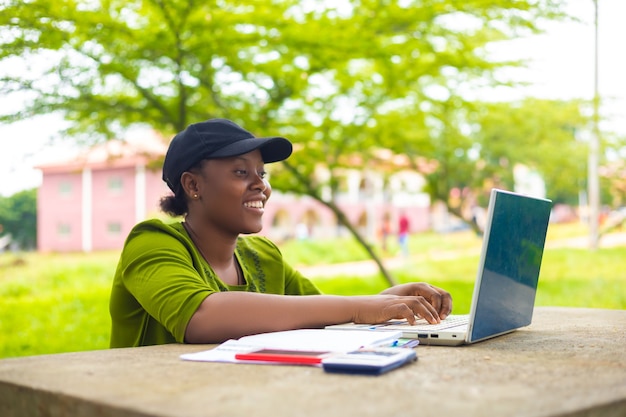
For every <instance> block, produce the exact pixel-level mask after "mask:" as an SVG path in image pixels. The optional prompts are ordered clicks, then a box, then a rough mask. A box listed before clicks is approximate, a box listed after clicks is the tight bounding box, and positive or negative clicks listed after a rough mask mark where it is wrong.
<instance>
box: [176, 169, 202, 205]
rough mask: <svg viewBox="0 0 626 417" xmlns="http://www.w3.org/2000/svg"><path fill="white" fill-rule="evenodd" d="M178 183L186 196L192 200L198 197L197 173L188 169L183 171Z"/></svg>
mask: <svg viewBox="0 0 626 417" xmlns="http://www.w3.org/2000/svg"><path fill="white" fill-rule="evenodd" d="M180 185H181V187H182V188H183V191H184V192H185V195H187V197H188V198H190V199H193V200H197V199H198V194H199V191H198V178H197V174H194V173H192V172H189V171H186V172H183V175H181V176H180Z"/></svg>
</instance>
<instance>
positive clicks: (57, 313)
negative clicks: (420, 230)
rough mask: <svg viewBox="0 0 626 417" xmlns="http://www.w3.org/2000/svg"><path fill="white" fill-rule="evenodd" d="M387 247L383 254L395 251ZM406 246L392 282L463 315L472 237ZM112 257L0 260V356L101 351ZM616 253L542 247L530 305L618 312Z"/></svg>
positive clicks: (322, 258) (334, 254)
mask: <svg viewBox="0 0 626 417" xmlns="http://www.w3.org/2000/svg"><path fill="white" fill-rule="evenodd" d="M582 234H584V229H581V228H580V227H579V226H577V225H566V226H561V225H559V226H551V228H550V232H549V234H548V240H549V241H556V240H560V239H564V238H569V237H575V236H580V235H582ZM390 243H392V244H391V255H394V254H397V253H398V248H397V246H396V245H395V243H393V242H390ZM374 246H375V249H376V250H377V251H380V249H379V248H378V247H376V245H374ZM410 247H411V253H412V254H414V256H413V258H412V260H411V261H409V262H407V263H405V264H403V266H402V267H401V268H397V269H394V270H392V273H393V274H394V276H395V277H396V279H397V280H398V281H399V282H407V281H415V280H418V281H428V282H430V283H432V284H433V285H437V286H440V287H443V288H445V289H447V290H448V291H450V293H451V294H452V295H453V297H454V312H455V313H466V312H468V311H469V305H470V300H471V296H472V288H473V281H474V277H475V274H476V266H477V263H478V254H479V247H480V239H479V238H478V237H476V236H475V235H473V234H472V233H471V232H462V233H454V234H448V235H438V234H434V233H424V234H418V235H414V236H412V237H411V239H410ZM281 250H282V252H283V254H284V255H285V257H286V258H287V259H289V260H290V262H291V263H292V264H293V265H314V264H326V263H337V262H346V261H355V260H363V259H367V255H366V253H365V251H363V249H362V248H360V247H359V246H358V245H357V244H356V243H355V242H354V241H352V240H351V239H337V240H327V241H318V240H312V241H304V242H303V241H291V242H286V243H284V244H282V245H281ZM118 253H119V252H117V251H111V252H99V253H92V254H49V255H44V254H37V253H26V254H18V255H15V254H6V253H5V254H0V299H1V300H2V302H1V303H0V358H6V357H17V356H29V355H39V354H47V353H59V352H72V351H82V350H94V349H106V348H107V347H108V339H109V332H110V319H109V314H108V297H109V291H110V285H111V279H112V276H113V273H114V270H115V265H116V263H117V257H118ZM450 254H456V256H451V255H450ZM625 254H626V250H625V247H617V248H610V249H598V250H596V251H589V250H586V249H572V248H554V249H553V248H550V249H547V250H546V252H545V254H544V258H543V265H542V270H541V281H540V285H539V291H538V295H537V305H540V306H548V305H551V306H572V307H593V308H611V309H626V289H625V288H626V285H625V283H626V256H624V255H625ZM314 281H315V283H316V284H317V285H318V286H319V287H320V289H322V291H324V292H325V293H328V294H345V295H348V294H373V293H377V292H379V291H381V290H383V289H384V288H385V282H384V280H383V279H382V277H381V276H380V275H379V274H372V275H371V276H334V277H325V278H323V279H322V278H314Z"/></svg>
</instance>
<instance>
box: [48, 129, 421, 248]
mask: <svg viewBox="0 0 626 417" xmlns="http://www.w3.org/2000/svg"><path fill="white" fill-rule="evenodd" d="M166 150H167V144H166V141H165V140H163V139H162V138H159V137H157V136H156V135H155V136H154V137H152V138H149V139H143V140H142V141H141V142H120V141H109V142H107V143H105V144H104V145H101V146H97V147H95V148H93V149H91V150H90V151H88V152H87V153H85V154H83V155H81V156H79V157H78V158H73V159H71V160H69V161H59V162H56V163H53V164H47V165H42V166H39V167H38V168H39V169H41V171H42V173H43V181H42V185H41V187H40V188H39V190H38V198H37V205H38V207H37V235H38V243H37V246H38V250H39V251H42V252H80V251H83V252H90V251H96V250H106V249H121V248H122V246H123V243H124V240H125V238H126V236H127V235H128V233H129V232H130V230H131V228H132V227H133V226H134V225H135V224H136V223H138V222H140V221H142V220H145V219H147V218H153V217H164V216H165V215H164V214H163V213H161V212H160V211H159V201H160V198H161V197H162V196H164V195H166V194H168V193H170V191H169V189H168V188H167V186H166V185H165V183H164V182H163V181H162V180H161V162H160V161H162V159H163V156H164V155H165V152H166ZM414 175H415V174H414ZM407 178H408V179H407ZM344 180H345V181H344V183H345V184H344V187H343V189H342V190H341V193H340V194H339V195H337V196H336V201H337V204H338V205H339V207H341V208H342V210H344V212H345V213H346V215H347V216H348V218H349V220H350V221H351V223H352V224H354V225H356V227H358V228H359V230H360V231H361V233H362V234H363V235H364V236H366V237H368V238H369V239H370V240H375V239H377V238H378V233H379V231H380V227H381V225H382V221H383V217H384V216H385V215H386V216H388V217H389V218H390V220H391V225H392V230H394V229H395V225H396V219H397V217H398V212H399V211H400V210H403V211H405V212H406V213H407V214H408V215H409V218H410V224H411V231H412V232H418V231H423V230H427V229H429V228H430V216H429V205H430V204H429V201H428V199H427V197H425V196H424V194H422V193H420V192H419V191H416V190H417V189H419V188H420V187H419V181H420V179H419V178H418V177H415V176H413V177H411V176H410V175H409V176H407V173H406V172H405V173H403V174H400V175H398V176H397V177H396V178H395V179H394V178H391V180H390V182H389V183H388V184H384V183H383V181H382V177H381V176H379V175H377V174H376V173H375V172H371V171H368V172H364V171H362V170H358V169H353V170H347V171H346V174H345V178H344ZM263 222H264V227H263V231H262V232H261V234H264V235H266V236H269V237H271V238H272V239H275V240H277V241H280V240H284V239H290V238H304V237H307V238H308V237H313V238H323V237H332V236H337V235H346V230H343V229H342V228H340V227H338V225H337V221H336V218H335V215H334V213H333V212H332V211H331V210H330V209H328V208H327V207H325V206H324V205H322V204H321V203H319V202H317V201H315V200H314V199H312V198H310V197H307V196H294V195H290V194H282V193H280V192H278V191H276V190H274V192H273V193H272V197H271V199H270V200H269V204H268V205H267V207H266V211H265V215H264V216H263Z"/></svg>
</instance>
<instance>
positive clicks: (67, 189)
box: [59, 181, 72, 197]
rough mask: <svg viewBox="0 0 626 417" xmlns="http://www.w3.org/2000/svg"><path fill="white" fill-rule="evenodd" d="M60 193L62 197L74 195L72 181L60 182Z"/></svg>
mask: <svg viewBox="0 0 626 417" xmlns="http://www.w3.org/2000/svg"><path fill="white" fill-rule="evenodd" d="M59 195H60V196H61V197H69V196H71V195H72V183H71V182H69V181H63V182H60V183H59Z"/></svg>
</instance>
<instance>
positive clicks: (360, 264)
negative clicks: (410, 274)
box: [298, 232, 626, 278]
mask: <svg viewBox="0 0 626 417" xmlns="http://www.w3.org/2000/svg"><path fill="white" fill-rule="evenodd" d="M617 246H626V232H619V233H618V232H615V233H611V234H608V235H605V236H603V237H602V239H601V240H600V247H601V248H609V247H617ZM546 247H548V248H563V247H570V248H587V247H589V238H588V237H587V236H582V237H576V238H571V239H561V240H558V241H553V242H549V243H548V244H547V245H546ZM479 254H480V248H479V247H477V248H474V249H469V250H465V251H463V252H460V251H444V252H431V253H426V254H420V255H413V256H412V257H411V261H415V260H416V259H419V258H423V259H428V260H446V259H455V258H457V257H458V256H460V255H466V256H471V255H479ZM407 262H408V261H407V260H406V259H405V258H402V257H395V258H386V259H385V260H384V263H385V266H386V267H387V268H389V269H395V268H400V267H402V266H403V265H404V264H406V263H407ZM298 270H299V271H300V272H301V273H302V274H303V275H304V276H305V277H309V278H323V277H324V276H328V277H333V278H334V277H337V276H339V275H347V276H358V275H372V274H376V273H378V266H377V265H376V263H375V262H374V261H373V260H369V259H368V260H365V261H356V262H343V263H339V264H330V265H313V266H300V267H298Z"/></svg>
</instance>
